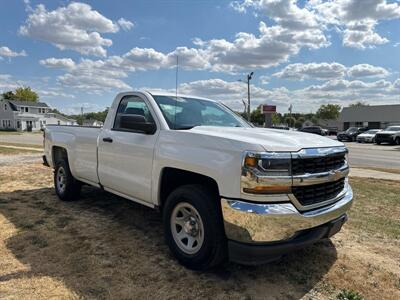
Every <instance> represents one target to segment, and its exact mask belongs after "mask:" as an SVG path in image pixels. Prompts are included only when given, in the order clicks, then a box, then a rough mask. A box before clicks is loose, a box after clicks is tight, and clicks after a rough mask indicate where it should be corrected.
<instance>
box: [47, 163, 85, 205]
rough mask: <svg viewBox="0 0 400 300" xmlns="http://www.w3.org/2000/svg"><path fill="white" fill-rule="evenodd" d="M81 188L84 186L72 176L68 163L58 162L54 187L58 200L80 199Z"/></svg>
mask: <svg viewBox="0 0 400 300" xmlns="http://www.w3.org/2000/svg"><path fill="white" fill-rule="evenodd" d="M81 186H82V184H81V183H80V182H79V181H78V180H76V179H75V178H74V177H73V176H72V174H71V170H70V169H69V165H68V161H65V160H62V161H59V162H57V164H56V168H55V170H54V187H55V189H56V194H57V196H58V198H60V199H61V200H63V201H72V200H75V199H77V198H79V194H80V191H81Z"/></svg>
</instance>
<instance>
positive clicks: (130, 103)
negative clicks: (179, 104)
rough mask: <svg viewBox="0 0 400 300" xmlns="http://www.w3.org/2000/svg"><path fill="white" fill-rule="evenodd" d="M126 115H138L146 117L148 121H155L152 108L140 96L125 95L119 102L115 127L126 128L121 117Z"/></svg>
mask: <svg viewBox="0 0 400 300" xmlns="http://www.w3.org/2000/svg"><path fill="white" fill-rule="evenodd" d="M126 115H137V116H142V117H144V118H145V120H146V122H148V123H154V119H153V117H152V116H151V113H150V110H149V108H148V106H147V104H146V103H145V102H144V100H143V99H142V98H140V97H139V96H125V97H123V98H122V100H121V102H120V103H119V106H118V110H117V114H116V116H115V121H114V127H113V129H116V130H118V129H120V130H126V129H129V128H124V127H123V126H121V117H122V116H126Z"/></svg>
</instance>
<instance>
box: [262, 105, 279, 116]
mask: <svg viewBox="0 0 400 300" xmlns="http://www.w3.org/2000/svg"><path fill="white" fill-rule="evenodd" d="M262 112H263V114H268V113H275V112H276V106H275V105H263V106H262Z"/></svg>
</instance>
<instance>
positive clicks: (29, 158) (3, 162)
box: [0, 153, 42, 166]
mask: <svg viewBox="0 0 400 300" xmlns="http://www.w3.org/2000/svg"><path fill="white" fill-rule="evenodd" d="M40 161H42V153H38V154H20V155H0V166H7V165H14V164H18V163H24V162H25V163H34V162H40Z"/></svg>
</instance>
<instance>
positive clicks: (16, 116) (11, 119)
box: [0, 99, 77, 131]
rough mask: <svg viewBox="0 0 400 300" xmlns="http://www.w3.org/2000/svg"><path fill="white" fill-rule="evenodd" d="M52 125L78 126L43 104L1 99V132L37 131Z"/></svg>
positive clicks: (73, 121)
mask: <svg viewBox="0 0 400 300" xmlns="http://www.w3.org/2000/svg"><path fill="white" fill-rule="evenodd" d="M50 124H56V125H76V124H77V122H76V121H75V120H73V119H68V118H66V117H64V116H62V115H60V114H57V113H53V112H51V111H50V108H49V106H48V105H47V104H46V103H43V102H31V101H17V100H6V99H0V130H32V131H37V130H40V129H41V128H44V127H46V125H50Z"/></svg>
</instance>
